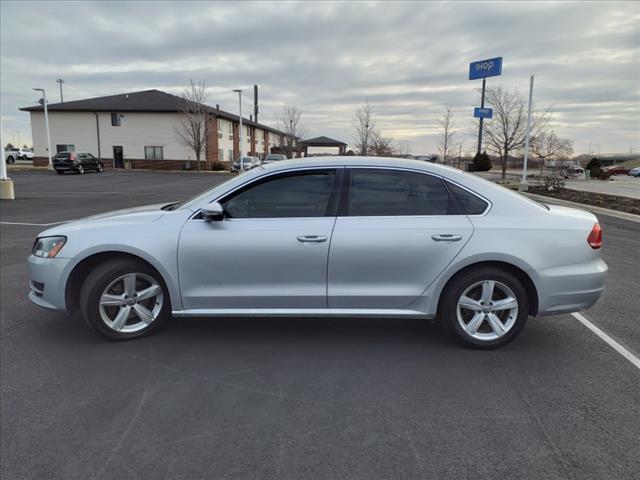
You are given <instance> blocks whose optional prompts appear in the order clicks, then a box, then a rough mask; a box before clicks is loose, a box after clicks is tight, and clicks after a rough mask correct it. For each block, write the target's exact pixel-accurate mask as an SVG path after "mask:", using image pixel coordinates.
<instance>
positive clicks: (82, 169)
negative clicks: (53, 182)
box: [78, 165, 84, 175]
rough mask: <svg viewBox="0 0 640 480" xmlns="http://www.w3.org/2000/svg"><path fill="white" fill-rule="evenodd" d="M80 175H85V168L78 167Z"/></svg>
mask: <svg viewBox="0 0 640 480" xmlns="http://www.w3.org/2000/svg"><path fill="white" fill-rule="evenodd" d="M78 173H79V174H80V175H82V174H83V173H84V167H83V166H82V165H79V166H78Z"/></svg>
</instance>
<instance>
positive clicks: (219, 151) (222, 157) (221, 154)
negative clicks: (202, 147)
mask: <svg viewBox="0 0 640 480" xmlns="http://www.w3.org/2000/svg"><path fill="white" fill-rule="evenodd" d="M223 160H224V150H222V149H221V148H219V149H218V161H219V162H222V161H223Z"/></svg>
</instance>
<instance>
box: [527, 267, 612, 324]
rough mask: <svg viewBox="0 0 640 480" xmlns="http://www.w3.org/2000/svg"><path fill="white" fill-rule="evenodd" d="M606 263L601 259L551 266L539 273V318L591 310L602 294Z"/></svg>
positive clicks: (606, 268)
mask: <svg viewBox="0 0 640 480" xmlns="http://www.w3.org/2000/svg"><path fill="white" fill-rule="evenodd" d="M607 270H608V267H607V264H606V263H605V262H604V260H602V259H601V258H597V259H594V260H593V261H590V262H587V263H580V264H575V265H563V266H560V267H550V268H545V269H542V270H539V271H538V274H539V276H540V284H541V285H543V286H544V287H543V289H541V290H542V291H539V302H540V303H539V306H538V315H541V316H542V315H556V314H559V313H568V312H577V311H579V310H586V309H587V308H590V307H592V306H593V305H594V304H595V303H596V302H597V301H598V299H599V298H600V296H601V295H602V292H604V288H605V278H606V276H607Z"/></svg>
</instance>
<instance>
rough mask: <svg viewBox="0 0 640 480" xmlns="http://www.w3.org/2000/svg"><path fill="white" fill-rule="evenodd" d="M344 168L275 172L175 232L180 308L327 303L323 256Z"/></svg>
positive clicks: (207, 308) (320, 305)
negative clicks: (214, 216)
mask: <svg viewBox="0 0 640 480" xmlns="http://www.w3.org/2000/svg"><path fill="white" fill-rule="evenodd" d="M341 172H342V169H327V168H319V169H309V170H304V171H295V172H288V173H277V174H273V175H270V176H267V177H265V178H260V179H257V180H255V181H253V182H252V183H251V184H249V185H248V186H246V187H243V188H241V189H239V190H237V191H234V192H232V193H230V194H229V195H227V196H225V197H223V198H221V199H220V200H219V201H220V203H221V204H222V206H223V208H224V211H225V218H224V219H223V220H220V221H205V220H203V219H202V218H201V217H200V216H199V215H196V216H195V217H194V218H192V219H191V220H188V221H187V222H186V223H185V225H184V227H183V230H182V233H181V235H180V242H179V246H178V268H179V274H180V289H181V293H182V303H183V307H184V309H203V310H211V309H249V308H326V307H327V257H328V251H329V244H330V240H331V233H332V230H333V226H334V223H335V211H336V205H337V191H336V190H337V188H338V186H339V182H338V177H339V175H340V174H341Z"/></svg>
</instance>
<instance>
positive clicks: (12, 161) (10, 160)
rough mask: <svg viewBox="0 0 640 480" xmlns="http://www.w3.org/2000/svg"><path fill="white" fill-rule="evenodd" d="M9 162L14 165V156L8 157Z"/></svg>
mask: <svg viewBox="0 0 640 480" xmlns="http://www.w3.org/2000/svg"><path fill="white" fill-rule="evenodd" d="M7 163H8V164H9V165H12V164H13V163H15V160H14V158H13V157H7Z"/></svg>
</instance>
